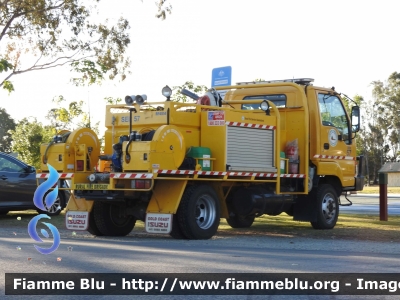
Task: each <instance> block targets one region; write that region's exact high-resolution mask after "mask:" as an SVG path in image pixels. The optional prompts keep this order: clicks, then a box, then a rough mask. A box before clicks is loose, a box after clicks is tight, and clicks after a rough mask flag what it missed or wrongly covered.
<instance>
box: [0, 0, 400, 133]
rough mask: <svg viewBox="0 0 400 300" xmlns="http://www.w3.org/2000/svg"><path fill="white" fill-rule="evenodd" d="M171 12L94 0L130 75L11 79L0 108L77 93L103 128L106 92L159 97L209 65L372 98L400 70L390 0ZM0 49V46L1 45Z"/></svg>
mask: <svg viewBox="0 0 400 300" xmlns="http://www.w3.org/2000/svg"><path fill="white" fill-rule="evenodd" d="M168 2H169V4H171V5H172V7H173V8H172V14H171V15H167V19H166V20H164V21H161V20H160V19H157V18H155V14H156V12H157V7H156V6H155V4H154V1H153V0H143V1H141V0H118V1H115V0H114V1H113V0H102V1H101V3H100V7H99V11H100V15H99V18H109V19H110V20H113V19H116V18H118V17H120V16H123V17H125V18H127V19H128V20H129V22H130V26H131V29H130V35H131V44H130V46H129V49H128V54H129V56H130V58H131V61H132V65H131V69H130V71H131V74H130V75H128V77H127V78H126V80H125V81H123V82H118V81H107V82H103V83H102V85H101V86H98V85H93V86H90V87H81V88H77V87H75V86H74V85H72V84H71V83H70V76H71V73H70V69H69V68H68V67H63V68H54V69H51V70H47V71H34V72H30V73H25V74H22V75H17V76H14V77H12V78H11V81H12V82H13V84H14V87H15V89H16V91H15V92H13V93H11V94H10V95H9V94H8V93H7V92H6V91H3V90H0V107H2V108H5V109H6V110H7V112H8V113H9V114H10V115H11V117H12V118H13V119H14V120H16V121H18V120H21V119H22V118H24V117H29V116H33V117H36V118H37V119H38V120H39V121H41V122H43V123H44V124H46V123H47V122H48V121H47V120H46V119H45V116H46V114H47V112H48V110H49V109H51V108H53V107H55V105H54V104H53V103H52V99H53V98H54V97H56V96H58V95H63V96H64V97H65V98H66V99H67V101H68V102H70V101H79V100H84V101H85V102H86V104H85V105H87V107H88V108H90V115H91V120H92V121H94V122H97V121H99V122H100V131H102V130H104V127H103V126H104V125H103V124H104V118H105V105H106V102H105V101H104V98H105V97H115V98H116V97H120V98H122V99H124V97H125V96H126V95H136V94H146V95H147V97H148V101H164V99H165V98H164V97H163V96H162V95H161V89H162V88H163V87H164V86H165V85H169V86H170V87H173V86H179V85H182V84H183V83H185V82H186V81H188V80H191V81H193V82H194V83H195V84H196V85H205V86H207V87H210V86H211V72H212V69H213V68H218V67H224V66H231V67H232V83H236V82H241V81H252V80H255V79H257V78H262V79H265V80H276V79H288V78H305V77H306V78H314V80H315V81H314V85H316V86H323V87H332V86H335V89H336V91H338V92H342V93H345V94H347V95H348V96H351V97H353V96H355V95H357V94H358V95H361V96H363V97H364V98H365V99H366V100H368V99H371V98H372V95H371V87H370V83H371V82H372V81H376V80H380V81H385V80H386V79H387V78H388V77H389V75H390V74H391V73H393V72H395V71H397V72H400V65H399V61H400V40H399V33H398V12H399V11H400V1H397V0H391V1H390V0H380V1H372V0H365V1H361V0H345V1H343V0H335V1H330V0H316V1H313V0H302V1H295V0H286V1H283V0H246V1H239V0H235V1H233V0H168ZM1 50H2V49H1V48H0V51H1Z"/></svg>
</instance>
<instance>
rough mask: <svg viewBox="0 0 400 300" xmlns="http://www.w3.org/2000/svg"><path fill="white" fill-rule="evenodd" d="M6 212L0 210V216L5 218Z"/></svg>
mask: <svg viewBox="0 0 400 300" xmlns="http://www.w3.org/2000/svg"><path fill="white" fill-rule="evenodd" d="M8 212H9V210H0V216H5V215H6V214H8Z"/></svg>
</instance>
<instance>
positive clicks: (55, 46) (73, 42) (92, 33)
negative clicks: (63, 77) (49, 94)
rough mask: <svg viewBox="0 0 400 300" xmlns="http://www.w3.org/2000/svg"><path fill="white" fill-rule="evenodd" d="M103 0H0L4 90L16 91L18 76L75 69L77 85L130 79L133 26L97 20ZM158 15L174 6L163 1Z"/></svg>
mask: <svg viewBox="0 0 400 300" xmlns="http://www.w3.org/2000/svg"><path fill="white" fill-rule="evenodd" d="M99 1H100V0H91V2H92V3H88V2H89V0H87V1H83V0H0V74H1V76H2V77H0V87H2V88H3V89H6V90H8V91H9V92H11V91H13V90H14V86H13V84H12V82H11V81H10V78H11V77H12V76H15V75H18V74H22V73H25V72H30V71H36V70H44V69H50V68H54V67H58V66H64V65H70V66H71V68H72V70H73V71H75V72H77V73H78V74H79V76H78V77H75V78H73V82H74V83H75V84H77V85H80V84H86V83H88V84H93V83H96V82H100V81H102V80H103V79H104V78H106V77H108V78H109V79H115V78H119V79H120V80H124V79H125V77H126V74H127V73H128V68H129V66H130V60H129V58H128V57H127V55H126V49H127V46H128V45H129V43H130V37H129V33H128V29H129V23H128V21H127V20H126V19H123V18H120V19H119V20H118V21H117V22H116V24H109V23H108V21H107V20H106V21H104V22H103V23H100V22H97V21H95V20H94V18H92V16H93V15H95V14H96V12H97V6H96V3H97V2H99ZM156 5H157V7H158V14H157V17H159V18H161V19H165V15H166V12H169V13H170V12H171V9H172V7H171V6H168V5H167V4H166V0H159V1H158V2H157V3H156Z"/></svg>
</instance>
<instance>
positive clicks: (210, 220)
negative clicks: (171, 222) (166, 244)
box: [176, 185, 220, 240]
mask: <svg viewBox="0 0 400 300" xmlns="http://www.w3.org/2000/svg"><path fill="white" fill-rule="evenodd" d="M176 216H177V219H178V224H179V228H180V229H181V230H182V233H183V234H184V236H186V237H187V238H188V239H194V240H203V239H209V238H211V237H213V236H214V234H215V233H216V232H217V229H218V226H219V220H220V208H219V201H218V197H217V195H216V193H215V191H214V189H213V188H212V187H210V186H208V185H193V186H188V187H186V189H185V192H184V193H183V196H182V200H181V203H180V205H179V208H178V211H177V214H176Z"/></svg>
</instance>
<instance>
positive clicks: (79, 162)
mask: <svg viewBox="0 0 400 300" xmlns="http://www.w3.org/2000/svg"><path fill="white" fill-rule="evenodd" d="M83 165H84V163H83V160H77V161H76V170H77V171H83Z"/></svg>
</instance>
